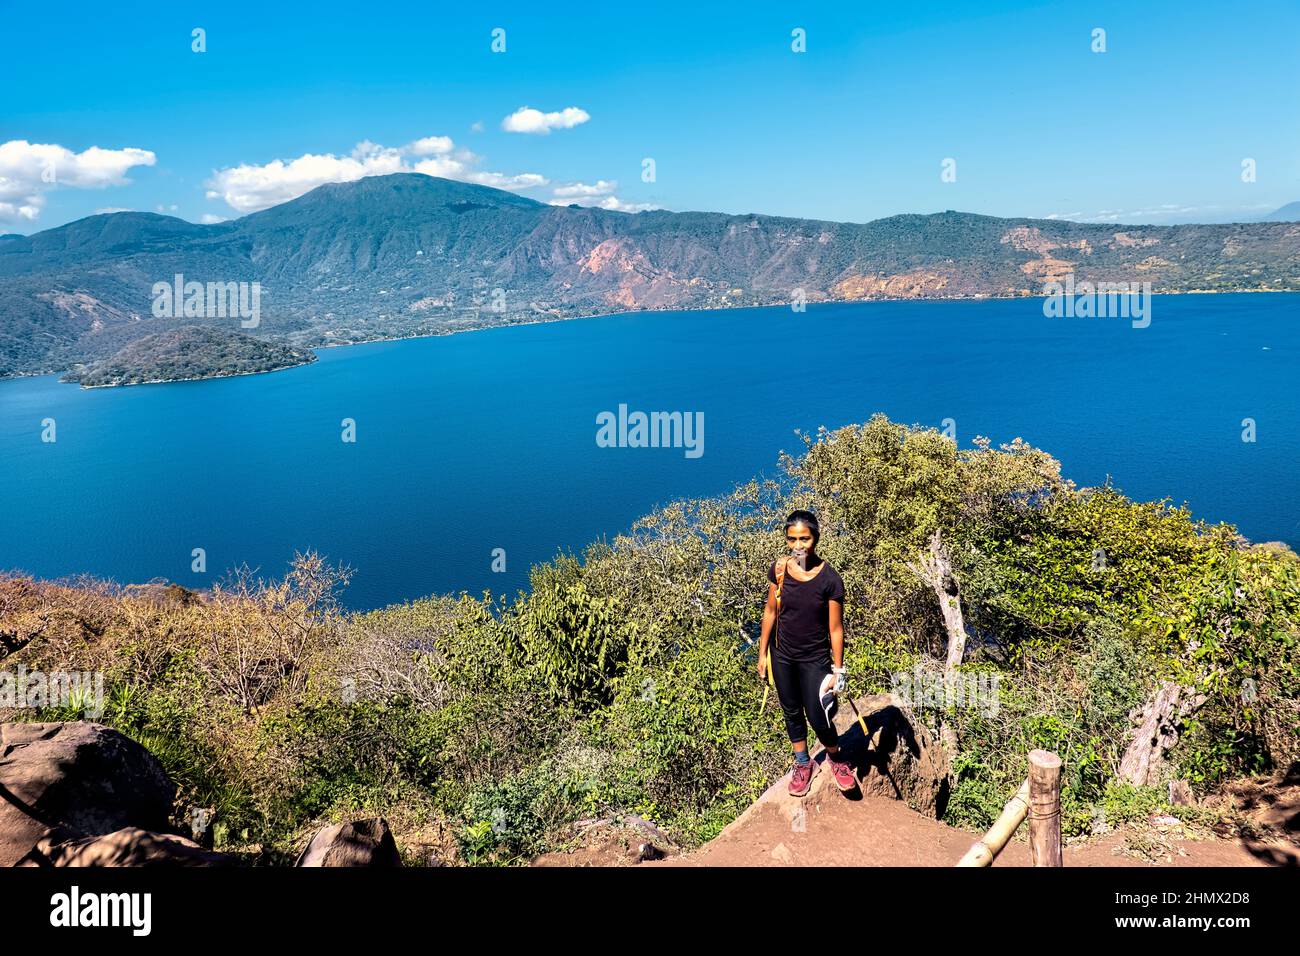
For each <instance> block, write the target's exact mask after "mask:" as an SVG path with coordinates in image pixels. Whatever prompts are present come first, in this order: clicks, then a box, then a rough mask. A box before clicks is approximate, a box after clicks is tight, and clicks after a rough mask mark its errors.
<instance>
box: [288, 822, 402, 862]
mask: <svg viewBox="0 0 1300 956" xmlns="http://www.w3.org/2000/svg"><path fill="white" fill-rule="evenodd" d="M401 865H402V857H401V854H400V853H398V852H397V842H396V841H395V840H394V839H393V834H392V831H391V830H389V829H388V821H387V820H385V819H383V818H382V817H375V818H373V819H370V820H355V821H353V822H352V823H340V824H338V825H336V826H332V827H326V828H325V829H323V830H320V831H318V832H317V834H316V835H315V836H314V837H312V838H311V842H310V843H308V844H307V847H306V849H304V850H303V851H302V853H301V854H300V855H299V857H298V861H297V862H296V863H294V866H369V867H390V866H401Z"/></svg>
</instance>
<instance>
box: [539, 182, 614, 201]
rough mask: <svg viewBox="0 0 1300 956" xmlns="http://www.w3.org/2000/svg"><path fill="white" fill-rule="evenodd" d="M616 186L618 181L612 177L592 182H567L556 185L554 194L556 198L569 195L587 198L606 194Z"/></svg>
mask: <svg viewBox="0 0 1300 956" xmlns="http://www.w3.org/2000/svg"><path fill="white" fill-rule="evenodd" d="M617 188H618V182H617V181H615V180H612V179H598V180H596V181H595V182H594V183H590V184H589V183H568V184H566V185H564V186H556V187H555V192H554V194H553V195H554V196H555V198H556V199H568V198H570V197H574V198H577V197H582V198H588V197H591V196H608V195H610V194H612V193H613V192H614V190H615V189H617Z"/></svg>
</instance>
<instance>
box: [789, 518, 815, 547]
mask: <svg viewBox="0 0 1300 956" xmlns="http://www.w3.org/2000/svg"><path fill="white" fill-rule="evenodd" d="M785 546H786V547H787V548H789V549H790V550H791V551H804V552H807V553H808V554H812V549H813V533H812V532H811V531H810V530H808V526H807V525H804V524H793V525H791V526H790V527H788V528H786V529H785Z"/></svg>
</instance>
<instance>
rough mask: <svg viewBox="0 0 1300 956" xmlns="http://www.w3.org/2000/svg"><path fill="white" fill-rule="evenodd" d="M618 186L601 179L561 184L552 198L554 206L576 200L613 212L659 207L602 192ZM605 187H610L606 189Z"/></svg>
mask: <svg viewBox="0 0 1300 956" xmlns="http://www.w3.org/2000/svg"><path fill="white" fill-rule="evenodd" d="M617 186H618V184H617V183H613V182H606V181H605V180H603V179H602V180H599V181H598V182H596V183H595V184H594V185H587V184H585V183H570V184H569V185H567V186H559V187H557V188H556V189H555V192H554V195H555V198H554V199H552V200H551V203H550V204H551V205H552V206H568V205H571V204H574V203H575V202H576V204H577V205H579V206H590V207H592V208H595V209H608V210H611V211H612V212H648V211H649V210H651V209H659V208H661V207H660V206H656V205H655V204H654V203H648V202H624V201H623V200H621V199H619V198H618V197H617V196H613V195H605V196H602V195H601V193H602V192H609V191H612V190H613V189H614V188H616V187H617ZM604 187H608V189H605V188H604ZM583 199H594V200H596V201H594V202H582V200H583Z"/></svg>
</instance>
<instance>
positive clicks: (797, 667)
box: [772, 652, 840, 747]
mask: <svg viewBox="0 0 1300 956" xmlns="http://www.w3.org/2000/svg"><path fill="white" fill-rule="evenodd" d="M829 673H831V655H830V653H829V652H828V653H827V654H826V656H825V657H822V658H819V659H818V660H814V661H788V660H786V659H784V658H783V657H781V656H780V655H779V654H773V655H772V680H773V681H774V682H775V683H776V696H777V698H778V699H779V700H780V701H781V710H782V711H784V712H785V732H786V733H787V734H788V735H789V737H790V743H792V744H797V743H799V741H801V740H807V739H808V724H811V725H812V729H813V732H814V733H816V734H817V739H818V740H820V741H821V742H822V746H823V747H834V746H837V745H838V744H839V742H840V735H839V733H838V732H837V731H836V730H835V727H834V725H832V724H829V723H827V721H826V713H825V711H823V710H822V704H821V695H820V694H819V693H818V692H819V691H820V690H821V685H822V681H824V680H825V679H826V675H827V674H829ZM805 711H807V713H808V720H807V723H805V722H804V712H805Z"/></svg>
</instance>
